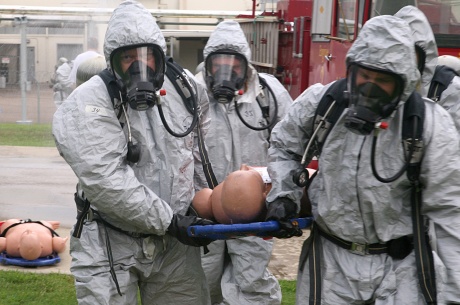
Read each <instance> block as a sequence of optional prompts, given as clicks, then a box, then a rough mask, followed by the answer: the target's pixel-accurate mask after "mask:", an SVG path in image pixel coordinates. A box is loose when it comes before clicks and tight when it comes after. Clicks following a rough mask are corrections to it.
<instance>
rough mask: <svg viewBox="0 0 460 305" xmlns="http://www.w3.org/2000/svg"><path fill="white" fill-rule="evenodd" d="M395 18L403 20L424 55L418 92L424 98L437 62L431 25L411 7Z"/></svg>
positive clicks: (420, 13) (405, 8)
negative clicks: (420, 85)
mask: <svg viewBox="0 0 460 305" xmlns="http://www.w3.org/2000/svg"><path fill="white" fill-rule="evenodd" d="M395 16H396V17H398V18H401V19H403V20H404V21H406V22H407V23H408V24H409V26H410V30H411V36H412V39H413V40H414V42H415V45H416V46H418V47H419V49H421V50H423V52H424V53H425V65H424V69H423V71H422V88H421V90H419V91H420V93H421V94H422V95H423V96H425V95H427V93H428V89H429V87H430V84H431V80H432V78H433V75H434V71H435V69H436V65H437V62H438V60H437V58H438V47H437V45H436V40H435V38H434V34H433V31H432V29H431V25H430V23H429V22H428V19H427V18H426V16H425V14H424V13H423V12H422V11H421V10H419V9H418V8H416V7H415V6H412V5H408V6H405V7H403V8H402V9H400V10H399V11H398V12H397V13H396V14H395Z"/></svg>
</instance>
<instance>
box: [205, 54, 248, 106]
mask: <svg viewBox="0 0 460 305" xmlns="http://www.w3.org/2000/svg"><path fill="white" fill-rule="evenodd" d="M247 71H248V62H247V60H246V58H245V57H244V56H243V55H241V54H239V53H236V52H231V51H228V52H227V51H218V52H214V53H211V54H209V56H208V57H207V58H206V84H207V86H208V88H209V90H210V91H211V92H212V94H213V96H214V98H215V99H216V100H217V101H219V102H220V103H228V102H231V101H232V100H233V99H234V97H235V95H236V92H237V91H238V90H240V89H241V88H243V85H244V83H245V81H246V75H247Z"/></svg>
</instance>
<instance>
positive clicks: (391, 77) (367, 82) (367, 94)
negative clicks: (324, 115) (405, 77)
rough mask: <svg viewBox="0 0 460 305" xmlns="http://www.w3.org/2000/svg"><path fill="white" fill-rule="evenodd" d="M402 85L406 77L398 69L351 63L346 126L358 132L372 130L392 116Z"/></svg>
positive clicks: (363, 133)
mask: <svg viewBox="0 0 460 305" xmlns="http://www.w3.org/2000/svg"><path fill="white" fill-rule="evenodd" d="M402 88H403V81H402V78H401V77H400V76H398V75H396V74H394V73H389V72H383V71H379V70H372V69H367V68H364V67H362V66H359V65H352V66H350V67H349V73H348V91H349V92H350V101H349V102H350V107H349V110H348V113H347V117H346V122H345V126H347V128H349V129H350V130H351V131H353V132H355V133H357V134H361V135H368V134H370V133H371V132H372V130H374V128H375V126H376V123H378V122H380V121H381V120H382V119H385V118H387V117H389V116H390V115H391V114H392V113H393V111H394V110H395V109H396V107H397V106H398V103H399V99H400V96H401V93H402Z"/></svg>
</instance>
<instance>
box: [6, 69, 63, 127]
mask: <svg viewBox="0 0 460 305" xmlns="http://www.w3.org/2000/svg"><path fill="white" fill-rule="evenodd" d="M43 73H45V74H47V75H49V77H47V78H48V79H49V78H50V76H51V73H50V72H43ZM28 79H29V80H28V81H27V82H26V84H25V86H24V87H25V88H24V89H25V90H23V91H21V86H20V84H19V82H16V83H13V84H11V83H9V82H7V81H6V79H4V76H3V77H2V76H0V123H25V124H49V123H51V122H52V120H53V114H54V112H55V111H56V106H55V104H54V100H53V89H51V88H50V83H49V82H37V81H35V80H34V78H30V77H29V78H28Z"/></svg>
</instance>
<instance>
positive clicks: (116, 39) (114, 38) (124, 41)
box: [104, 0, 166, 66]
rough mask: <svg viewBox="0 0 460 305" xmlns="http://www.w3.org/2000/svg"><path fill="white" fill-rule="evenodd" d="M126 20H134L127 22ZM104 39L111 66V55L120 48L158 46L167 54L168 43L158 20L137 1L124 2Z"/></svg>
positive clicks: (112, 18) (115, 14)
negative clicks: (143, 45)
mask: <svg viewBox="0 0 460 305" xmlns="http://www.w3.org/2000/svg"><path fill="white" fill-rule="evenodd" d="M126 20H132V21H130V22H126ZM107 29H108V30H107V32H106V34H105V39H104V56H105V60H106V61H107V64H108V65H109V66H110V55H111V54H112V52H113V51H114V50H116V49H118V48H120V47H125V46H129V45H136V44H146V43H151V44H156V45H158V46H159V47H160V48H161V49H162V50H163V52H164V53H165V54H166V41H165V39H164V36H163V34H162V33H161V30H160V28H159V27H158V25H157V23H156V19H155V18H154V17H153V16H152V14H150V13H149V12H148V11H147V10H146V9H145V8H144V6H143V5H142V4H140V3H138V2H136V1H129V0H128V1H124V2H122V3H121V4H120V5H119V6H118V7H117V8H116V9H115V10H114V11H113V14H112V17H111V18H110V20H109V23H108V27H107Z"/></svg>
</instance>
